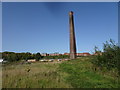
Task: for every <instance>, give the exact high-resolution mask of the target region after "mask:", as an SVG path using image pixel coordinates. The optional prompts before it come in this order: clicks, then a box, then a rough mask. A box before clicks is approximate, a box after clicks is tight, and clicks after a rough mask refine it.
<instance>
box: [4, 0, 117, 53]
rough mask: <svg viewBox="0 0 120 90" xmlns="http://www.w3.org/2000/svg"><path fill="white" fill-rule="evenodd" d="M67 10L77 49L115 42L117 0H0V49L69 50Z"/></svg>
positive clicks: (85, 49)
mask: <svg viewBox="0 0 120 90" xmlns="http://www.w3.org/2000/svg"><path fill="white" fill-rule="evenodd" d="M69 11H73V12H74V24H75V34H76V44H77V52H79V53H82V52H90V53H92V52H93V51H94V50H93V49H94V46H95V45H96V46H98V47H99V48H100V49H102V46H103V43H104V42H105V41H106V40H109V39H110V38H112V39H113V40H115V41H116V43H117V42H118V6H117V2H96V3H95V2H85V3H83V2H76V3H73V2H71V3H70V2H63V3H62V2H59V3H55V2H54V3H52V2H48V3H46V2H45V3H43V2H37V3H33V2H31V3H30V2H29V3H27V2H26V3H25V2H24V3H22V2H18V3H15V2H14V3H9V2H4V3H3V4H2V25H3V27H2V30H3V31H2V37H3V38H2V45H3V47H2V49H3V50H2V51H13V52H31V53H37V52H40V53H54V52H59V53H64V52H69V16H68V13H69Z"/></svg>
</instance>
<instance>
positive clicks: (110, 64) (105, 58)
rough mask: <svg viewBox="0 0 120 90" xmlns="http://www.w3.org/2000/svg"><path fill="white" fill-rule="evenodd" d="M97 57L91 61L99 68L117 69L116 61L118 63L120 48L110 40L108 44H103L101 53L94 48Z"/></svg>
mask: <svg viewBox="0 0 120 90" xmlns="http://www.w3.org/2000/svg"><path fill="white" fill-rule="evenodd" d="M95 53H97V55H96V56H95V58H94V59H93V60H92V63H93V64H95V65H97V66H99V67H101V68H102V67H106V68H107V69H109V70H110V69H112V68H118V63H119V62H118V61H120V48H119V46H118V45H117V44H115V42H114V41H113V40H112V39H110V40H109V42H108V41H106V43H103V52H101V51H100V50H98V48H96V47H95Z"/></svg>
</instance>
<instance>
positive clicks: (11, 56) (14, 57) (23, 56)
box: [2, 52, 41, 62]
mask: <svg viewBox="0 0 120 90" xmlns="http://www.w3.org/2000/svg"><path fill="white" fill-rule="evenodd" d="M2 58H3V60H6V61H9V62H13V61H19V60H26V61H27V60H28V59H36V60H39V59H40V58H41V55H40V53H36V54H32V53H29V52H26V53H15V52H3V53H2Z"/></svg>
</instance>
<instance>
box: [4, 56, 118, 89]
mask: <svg viewBox="0 0 120 90" xmlns="http://www.w3.org/2000/svg"><path fill="white" fill-rule="evenodd" d="M91 58H92V57H81V58H79V59H76V60H71V61H64V62H46V63H45V62H39V61H38V62H36V63H31V64H20V63H19V62H18V63H12V64H9V65H5V66H3V75H2V78H3V81H2V86H3V88H117V87H119V84H118V75H117V71H116V70H112V71H107V70H106V69H104V70H100V69H99V68H97V67H94V66H93V65H92V63H91V62H90V60H91Z"/></svg>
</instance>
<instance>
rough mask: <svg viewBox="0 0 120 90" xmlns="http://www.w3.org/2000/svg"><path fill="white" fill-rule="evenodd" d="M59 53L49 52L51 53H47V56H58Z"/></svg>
mask: <svg viewBox="0 0 120 90" xmlns="http://www.w3.org/2000/svg"><path fill="white" fill-rule="evenodd" d="M59 55H62V54H59V53H51V54H49V56H59Z"/></svg>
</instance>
